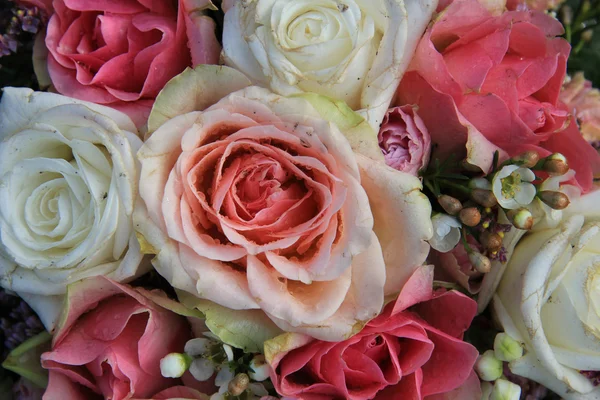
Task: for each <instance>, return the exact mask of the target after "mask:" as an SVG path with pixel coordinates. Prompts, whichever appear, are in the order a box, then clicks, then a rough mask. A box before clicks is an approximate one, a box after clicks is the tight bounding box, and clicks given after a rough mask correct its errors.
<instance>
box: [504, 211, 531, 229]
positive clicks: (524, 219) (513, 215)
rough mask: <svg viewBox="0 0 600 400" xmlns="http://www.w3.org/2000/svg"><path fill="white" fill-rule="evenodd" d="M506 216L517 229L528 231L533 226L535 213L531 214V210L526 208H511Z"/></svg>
mask: <svg viewBox="0 0 600 400" xmlns="http://www.w3.org/2000/svg"><path fill="white" fill-rule="evenodd" d="M506 216H507V217H508V219H509V220H510V222H511V223H512V224H513V226H514V227H515V228H517V229H523V230H526V231H528V230H530V229H531V228H532V227H533V215H531V212H530V211H529V210H528V209H526V208H519V209H518V210H510V211H509V212H508V213H506Z"/></svg>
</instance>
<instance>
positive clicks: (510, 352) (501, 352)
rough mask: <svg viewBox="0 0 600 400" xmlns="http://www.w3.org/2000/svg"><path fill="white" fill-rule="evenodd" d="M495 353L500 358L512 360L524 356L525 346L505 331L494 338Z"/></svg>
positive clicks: (507, 360)
mask: <svg viewBox="0 0 600 400" xmlns="http://www.w3.org/2000/svg"><path fill="white" fill-rule="evenodd" d="M494 355H495V356H496V358H497V359H498V360H502V361H506V362H511V361H514V360H517V359H519V358H521V357H523V347H522V346H521V343H519V342H517V341H516V340H514V339H513V338H511V337H510V336H508V335H507V334H506V333H504V332H500V333H499V334H497V335H496V338H495V339H494Z"/></svg>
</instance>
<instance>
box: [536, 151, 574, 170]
mask: <svg viewBox="0 0 600 400" xmlns="http://www.w3.org/2000/svg"><path fill="white" fill-rule="evenodd" d="M542 168H543V169H544V171H546V172H547V173H548V174H549V175H551V176H561V175H564V174H566V173H567V172H569V163H568V162H567V158H566V157H565V156H563V155H562V154H560V153H554V154H552V155H550V156H548V157H546V161H544V166H543V167H542Z"/></svg>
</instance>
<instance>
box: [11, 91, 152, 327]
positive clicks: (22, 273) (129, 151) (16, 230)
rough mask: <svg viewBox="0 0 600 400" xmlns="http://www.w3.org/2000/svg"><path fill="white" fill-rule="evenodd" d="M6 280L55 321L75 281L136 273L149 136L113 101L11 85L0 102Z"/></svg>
mask: <svg viewBox="0 0 600 400" xmlns="http://www.w3.org/2000/svg"><path fill="white" fill-rule="evenodd" d="M0 138H1V140H2V142H1V143H0V177H1V178H0V179H1V181H0V182H1V183H0V230H1V242H2V246H1V248H2V251H1V253H0V284H1V285H2V286H3V287H4V288H7V289H10V290H13V291H15V292H17V293H18V294H19V295H21V296H22V297H23V298H24V299H25V300H26V301H27V302H28V303H29V304H30V305H31V306H32V307H33V308H34V309H35V310H36V311H37V312H38V314H39V315H40V317H41V318H42V320H43V322H44V324H45V325H46V327H47V328H48V329H52V327H53V325H54V322H55V319H56V317H57V314H58V311H59V310H60V306H61V297H62V295H63V294H64V293H65V291H66V287H67V285H68V284H69V283H72V282H75V281H78V280H80V279H82V278H85V277H88V276H94V275H105V276H108V277H110V278H111V279H113V280H116V281H124V280H127V279H130V278H132V277H133V276H135V275H136V273H137V272H138V266H139V264H140V261H141V259H142V255H141V253H140V247H139V244H138V242H137V240H136V236H135V231H134V230H133V224H132V214H133V209H134V204H135V201H136V197H137V181H138V174H139V171H138V167H137V162H136V160H135V153H136V151H137V150H138V149H139V147H140V146H141V144H142V142H141V140H140V139H139V138H138V137H137V130H136V128H135V125H134V124H133V122H132V121H131V120H130V119H129V117H127V116H126V115H124V114H122V113H120V112H118V111H115V110H113V109H110V108H107V107H102V106H98V105H94V104H91V103H86V102H82V101H78V100H74V99H71V98H68V97H64V96H60V95H56V94H50V93H39V92H33V91H32V90H30V89H22V88H5V89H4V95H3V96H2V102H1V103H0Z"/></svg>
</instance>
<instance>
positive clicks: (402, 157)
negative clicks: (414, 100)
mask: <svg viewBox="0 0 600 400" xmlns="http://www.w3.org/2000/svg"><path fill="white" fill-rule="evenodd" d="M378 138H379V147H380V148H381V151H382V152H383V154H384V156H385V162H386V164H387V165H389V166H390V167H392V168H394V169H397V170H398V171H402V172H406V173H408V174H411V175H415V176H416V175H417V174H418V172H419V170H421V169H423V168H425V167H427V164H428V163H429V156H430V153H431V138H430V136H429V132H428V131H427V127H426V126H425V123H424V122H423V120H422V119H421V117H419V115H418V114H417V110H416V107H412V106H410V105H406V106H402V107H394V108H391V109H389V110H388V112H387V114H386V115H385V117H384V118H383V122H382V124H381V128H380V129H379V135H378Z"/></svg>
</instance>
